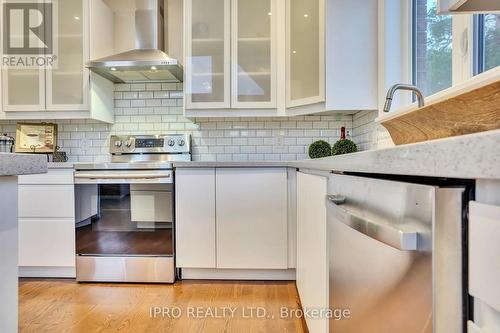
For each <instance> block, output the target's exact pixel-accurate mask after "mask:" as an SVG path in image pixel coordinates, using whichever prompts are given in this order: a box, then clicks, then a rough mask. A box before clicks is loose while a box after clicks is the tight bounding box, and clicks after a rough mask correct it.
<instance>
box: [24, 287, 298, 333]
mask: <svg viewBox="0 0 500 333" xmlns="http://www.w3.org/2000/svg"><path fill="white" fill-rule="evenodd" d="M19 289H20V290H19V303H20V304H19V331H20V332H37V333H39V332H51V333H52V332H56V333H58V332H134V333H141V332H189V333H191V332H200V333H201V332H203V333H205V332H229V333H232V332H266V333H267V332H269V333H274V332H307V330H306V329H305V326H304V324H303V321H302V319H301V318H295V317H293V318H281V316H280V309H281V308H282V307H286V308H290V309H298V308H299V299H298V296H297V291H296V289H295V283H294V282H279V281H277V282H260V281H252V282H228V281H182V282H177V283H176V284H175V285H141V284H78V283H76V282H75V281H74V280H35V279H22V280H21V281H20V284H19ZM252 307H255V309H253V310H252ZM155 311H156V313H155ZM224 311H225V316H224V315H223V314H224ZM231 311H234V312H233V315H231V313H232V312H231ZM264 312H265V315H264V316H265V317H264V318H258V317H257V314H260V315H263V314H264ZM180 313H181V315H180V317H179V318H175V317H177V316H178V315H179V314H180ZM252 313H253V315H252ZM272 316H274V319H272Z"/></svg>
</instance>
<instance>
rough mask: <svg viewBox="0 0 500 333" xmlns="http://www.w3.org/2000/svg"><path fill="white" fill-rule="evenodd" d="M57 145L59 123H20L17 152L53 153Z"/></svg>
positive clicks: (17, 132)
mask: <svg viewBox="0 0 500 333" xmlns="http://www.w3.org/2000/svg"><path fill="white" fill-rule="evenodd" d="M56 146H57V124H49V123H18V124H17V129H16V153H40V154H52V153H54V151H55V149H56Z"/></svg>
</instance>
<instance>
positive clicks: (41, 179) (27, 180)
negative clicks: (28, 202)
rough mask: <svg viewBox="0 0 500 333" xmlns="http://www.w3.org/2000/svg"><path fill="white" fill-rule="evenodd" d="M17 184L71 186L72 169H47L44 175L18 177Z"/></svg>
mask: <svg viewBox="0 0 500 333" xmlns="http://www.w3.org/2000/svg"><path fill="white" fill-rule="evenodd" d="M18 183H19V185H51V184H52V185H62V184H67V185H72V184H73V183H74V180H73V169H64V170H62V169H49V170H48V172H47V173H44V174H39V175H24V176H19V178H18Z"/></svg>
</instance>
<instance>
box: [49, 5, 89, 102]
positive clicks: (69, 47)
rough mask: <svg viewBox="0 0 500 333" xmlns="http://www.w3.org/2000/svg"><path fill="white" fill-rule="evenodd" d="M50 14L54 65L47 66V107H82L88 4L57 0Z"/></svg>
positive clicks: (85, 84) (85, 95)
mask: <svg viewBox="0 0 500 333" xmlns="http://www.w3.org/2000/svg"><path fill="white" fill-rule="evenodd" d="M56 3H57V12H56V13H54V17H56V20H55V21H54V24H56V31H57V34H56V36H55V39H56V44H55V45H57V65H56V66H54V67H53V68H47V92H46V94H47V110H55V111H57V110H68V111H69V110H85V109H88V107H87V98H88V93H87V91H88V88H89V87H88V84H89V71H88V69H87V68H85V63H86V62H87V61H88V60H89V47H88V45H89V42H88V36H89V33H88V32H87V31H86V30H88V29H89V28H88V27H89V23H88V17H89V16H88V5H85V4H86V3H87V1H84V0H58V1H56Z"/></svg>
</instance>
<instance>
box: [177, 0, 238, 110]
mask: <svg viewBox="0 0 500 333" xmlns="http://www.w3.org/2000/svg"><path fill="white" fill-rule="evenodd" d="M230 8H231V0H185V11H186V13H185V17H186V22H185V51H186V62H185V63H186V66H185V81H186V82H185V84H184V88H185V90H186V91H185V98H186V101H185V102H186V108H188V109H198V108H230V107H231V101H230V91H231V90H230V89H231V88H230V87H231V82H230V61H231V60H230V44H229V43H230V36H231V35H230V22H231V20H230V15H231V13H230Z"/></svg>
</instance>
